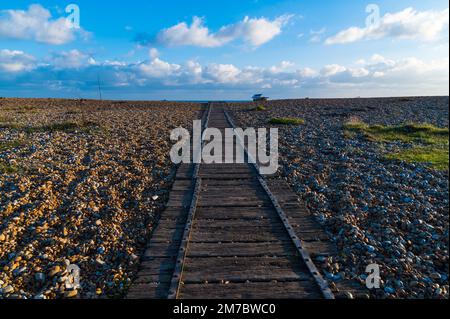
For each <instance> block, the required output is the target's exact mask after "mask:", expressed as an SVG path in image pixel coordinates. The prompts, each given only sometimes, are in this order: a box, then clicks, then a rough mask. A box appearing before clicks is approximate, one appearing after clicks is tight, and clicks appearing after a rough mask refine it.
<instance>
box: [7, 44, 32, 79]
mask: <svg viewBox="0 0 450 319" xmlns="http://www.w3.org/2000/svg"><path fill="white" fill-rule="evenodd" d="M35 67H36V61H35V58H34V57H33V56H31V55H28V54H25V53H24V52H22V51H15V50H14V51H13V50H6V49H4V50H0V70H1V71H3V72H6V73H20V72H26V71H31V70H33V69H34V68H35Z"/></svg>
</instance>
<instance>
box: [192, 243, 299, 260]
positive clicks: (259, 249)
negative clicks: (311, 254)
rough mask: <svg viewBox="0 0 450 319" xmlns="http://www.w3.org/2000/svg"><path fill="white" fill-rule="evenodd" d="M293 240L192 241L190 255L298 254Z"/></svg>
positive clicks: (256, 255) (254, 255) (255, 255)
mask: <svg viewBox="0 0 450 319" xmlns="http://www.w3.org/2000/svg"><path fill="white" fill-rule="evenodd" d="M296 255H297V252H296V250H295V249H294V246H293V244H292V243H291V242H289V241H287V242H282V241H278V242H262V243H196V242H193V241H191V242H190V244H189V247H188V257H235V256H237V257H239V256H253V257H258V256H261V257H262V256H296Z"/></svg>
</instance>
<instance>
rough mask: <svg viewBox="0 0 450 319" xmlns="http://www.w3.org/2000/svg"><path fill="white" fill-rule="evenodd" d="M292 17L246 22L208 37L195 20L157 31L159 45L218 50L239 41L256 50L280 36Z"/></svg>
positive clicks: (258, 19)
mask: <svg viewBox="0 0 450 319" xmlns="http://www.w3.org/2000/svg"><path fill="white" fill-rule="evenodd" d="M291 18H292V16H291V15H283V16H280V17H278V18H276V19H275V20H268V19H266V18H249V17H245V18H244V20H242V21H240V22H238V23H235V24H231V25H227V26H223V27H222V28H220V30H219V31H218V32H217V33H211V32H210V30H209V29H208V27H206V26H205V25H204V21H203V19H202V18H199V17H194V18H193V21H192V24H191V25H188V24H187V23H186V22H181V23H179V24H177V25H174V26H172V27H170V28H168V29H164V30H162V31H160V32H159V33H158V35H157V39H158V42H160V43H162V44H164V45H168V46H186V45H191V46H199V47H210V48H211V47H220V46H223V45H225V44H227V43H229V42H231V41H234V40H237V39H241V40H242V41H244V42H245V43H247V44H250V45H252V46H254V47H258V46H260V45H262V44H265V43H267V42H269V41H270V40H272V39H273V38H275V37H276V36H277V35H279V34H280V33H281V31H282V28H283V26H285V25H286V24H287V23H288V21H289V20H290V19H291Z"/></svg>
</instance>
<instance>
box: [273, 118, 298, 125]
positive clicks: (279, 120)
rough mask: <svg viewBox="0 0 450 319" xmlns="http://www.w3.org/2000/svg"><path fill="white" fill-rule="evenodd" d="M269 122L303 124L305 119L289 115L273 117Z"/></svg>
mask: <svg viewBox="0 0 450 319" xmlns="http://www.w3.org/2000/svg"><path fill="white" fill-rule="evenodd" d="M270 124H279V125H303V124H305V120H304V119H299V118H290V117H282V118H273V119H271V120H270Z"/></svg>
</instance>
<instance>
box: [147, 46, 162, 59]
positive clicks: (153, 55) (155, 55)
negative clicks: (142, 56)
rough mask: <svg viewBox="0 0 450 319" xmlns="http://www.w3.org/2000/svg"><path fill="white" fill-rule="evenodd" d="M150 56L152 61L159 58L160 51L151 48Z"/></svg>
mask: <svg viewBox="0 0 450 319" xmlns="http://www.w3.org/2000/svg"><path fill="white" fill-rule="evenodd" d="M148 55H149V56H150V59H152V60H153V59H156V58H158V57H159V51H158V49H156V48H151V49H150V50H148Z"/></svg>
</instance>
